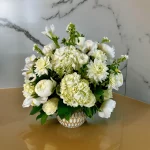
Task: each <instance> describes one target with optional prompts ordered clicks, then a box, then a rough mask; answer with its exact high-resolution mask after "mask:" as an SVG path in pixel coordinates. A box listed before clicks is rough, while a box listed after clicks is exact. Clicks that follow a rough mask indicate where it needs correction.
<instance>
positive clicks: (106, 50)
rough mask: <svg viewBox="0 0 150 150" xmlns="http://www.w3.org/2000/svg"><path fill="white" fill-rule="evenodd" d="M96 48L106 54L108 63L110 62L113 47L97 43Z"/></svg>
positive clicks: (112, 57) (113, 54)
mask: <svg viewBox="0 0 150 150" xmlns="http://www.w3.org/2000/svg"><path fill="white" fill-rule="evenodd" d="M98 48H99V49H100V50H102V51H103V52H104V53H105V54H106V56H107V57H108V64H111V63H112V62H113V59H114V57H115V49H114V48H113V47H110V46H109V45H107V44H104V43H103V44H98Z"/></svg>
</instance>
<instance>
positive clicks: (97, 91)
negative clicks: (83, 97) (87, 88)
mask: <svg viewBox="0 0 150 150" xmlns="http://www.w3.org/2000/svg"><path fill="white" fill-rule="evenodd" d="M93 93H94V95H95V97H96V100H97V101H101V96H102V95H103V94H104V90H103V89H102V86H100V85H99V86H96V88H95V90H94V91H93Z"/></svg>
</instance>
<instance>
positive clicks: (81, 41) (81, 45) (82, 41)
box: [76, 37, 85, 47]
mask: <svg viewBox="0 0 150 150" xmlns="http://www.w3.org/2000/svg"><path fill="white" fill-rule="evenodd" d="M84 42H85V37H78V38H77V41H76V44H77V45H78V46H79V47H83V45H84Z"/></svg>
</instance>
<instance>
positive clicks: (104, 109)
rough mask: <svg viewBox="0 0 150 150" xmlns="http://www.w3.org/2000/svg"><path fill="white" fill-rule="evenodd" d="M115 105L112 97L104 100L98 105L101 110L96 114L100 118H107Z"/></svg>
mask: <svg viewBox="0 0 150 150" xmlns="http://www.w3.org/2000/svg"><path fill="white" fill-rule="evenodd" d="M115 107H116V102H115V101H114V100H112V99H109V100H106V101H104V102H103V104H102V105H101V107H100V110H101V111H99V112H98V115H99V116H100V117H101V118H109V117H110V116H111V113H112V112H113V110H114V108H115Z"/></svg>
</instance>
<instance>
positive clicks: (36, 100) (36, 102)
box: [22, 97, 48, 107]
mask: <svg viewBox="0 0 150 150" xmlns="http://www.w3.org/2000/svg"><path fill="white" fill-rule="evenodd" d="M47 99H48V98H47V97H38V98H32V97H29V98H26V99H25V100H24V102H23V104H22V107H29V106H30V105H32V106H39V105H40V104H43V103H45V102H46V101H47Z"/></svg>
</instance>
